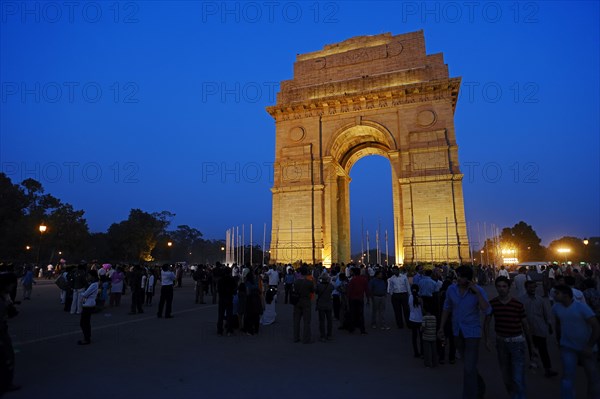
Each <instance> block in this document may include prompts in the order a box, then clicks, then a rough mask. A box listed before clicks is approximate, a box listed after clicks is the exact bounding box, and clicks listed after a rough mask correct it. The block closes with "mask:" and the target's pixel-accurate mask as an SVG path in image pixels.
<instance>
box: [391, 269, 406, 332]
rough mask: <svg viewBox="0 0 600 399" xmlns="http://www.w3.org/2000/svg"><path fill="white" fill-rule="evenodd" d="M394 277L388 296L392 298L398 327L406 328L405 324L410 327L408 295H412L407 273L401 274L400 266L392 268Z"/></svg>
mask: <svg viewBox="0 0 600 399" xmlns="http://www.w3.org/2000/svg"><path fill="white" fill-rule="evenodd" d="M392 272H393V275H392V277H390V278H389V279H388V289H387V292H388V294H390V295H391V298H392V307H393V308H394V316H395V318H396V326H397V327H398V328H404V323H405V322H406V325H407V326H408V317H409V315H410V309H409V307H408V295H409V293H410V284H409V283H408V277H406V273H402V274H401V273H400V269H399V268H398V266H394V267H393V268H392Z"/></svg>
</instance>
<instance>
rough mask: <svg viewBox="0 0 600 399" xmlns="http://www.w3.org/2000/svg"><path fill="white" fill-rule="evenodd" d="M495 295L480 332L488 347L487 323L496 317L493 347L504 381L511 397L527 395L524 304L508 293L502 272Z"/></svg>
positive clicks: (496, 283)
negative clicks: (496, 353) (494, 343)
mask: <svg viewBox="0 0 600 399" xmlns="http://www.w3.org/2000/svg"><path fill="white" fill-rule="evenodd" d="M495 285H496V291H498V296H497V297H496V298H494V299H492V300H491V301H490V305H491V306H492V314H491V315H487V316H486V317H485V323H484V325H483V336H484V339H485V343H486V347H487V349H488V350H490V349H491V340H490V339H489V338H490V335H489V327H490V321H491V318H492V316H494V319H495V326H494V330H495V331H496V350H497V352H498V363H499V365H500V370H501V372H502V378H503V380H504V385H505V386H506V389H507V391H508V393H509V394H510V397H511V398H513V399H521V398H525V397H526V391H525V341H526V340H527V341H528V342H531V339H526V336H527V337H529V328H528V325H527V318H526V316H525V307H524V306H523V304H522V303H521V302H519V301H518V300H516V299H515V298H512V297H511V296H510V280H509V279H508V278H506V277H504V276H500V277H498V278H496V282H495Z"/></svg>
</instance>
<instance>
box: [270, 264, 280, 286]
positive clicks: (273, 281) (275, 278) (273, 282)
mask: <svg viewBox="0 0 600 399" xmlns="http://www.w3.org/2000/svg"><path fill="white" fill-rule="evenodd" d="M267 276H268V277H269V287H270V288H273V289H275V291H277V287H278V286H279V272H278V271H277V269H276V268H275V265H271V268H270V269H269V270H268V271H267Z"/></svg>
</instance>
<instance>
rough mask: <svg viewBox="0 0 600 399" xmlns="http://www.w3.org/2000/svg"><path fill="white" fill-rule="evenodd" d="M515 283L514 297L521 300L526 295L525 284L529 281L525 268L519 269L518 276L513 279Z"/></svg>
mask: <svg viewBox="0 0 600 399" xmlns="http://www.w3.org/2000/svg"><path fill="white" fill-rule="evenodd" d="M513 280H514V283H515V290H516V297H517V298H521V297H522V296H523V295H526V294H527V291H526V290H525V282H526V281H530V280H531V278H530V277H529V276H528V275H527V268H526V267H525V266H521V267H519V274H517V275H516V276H515V278H514V279H513Z"/></svg>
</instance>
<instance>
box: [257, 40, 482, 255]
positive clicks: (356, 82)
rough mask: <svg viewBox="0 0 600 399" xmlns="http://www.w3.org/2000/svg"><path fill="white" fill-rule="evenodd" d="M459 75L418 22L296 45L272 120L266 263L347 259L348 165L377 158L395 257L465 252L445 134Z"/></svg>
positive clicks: (453, 147)
mask: <svg viewBox="0 0 600 399" xmlns="http://www.w3.org/2000/svg"><path fill="white" fill-rule="evenodd" d="M459 88H460V78H456V77H455V78H451V77H449V73H448V67H447V65H445V64H444V60H443V55H442V54H431V55H427V54H426V52H425V39H424V35H423V31H417V32H411V33H406V34H401V35H396V36H393V35H391V34H390V33H386V34H380V35H375V36H358V37H354V38H351V39H348V40H345V41H343V42H340V43H336V44H332V45H327V46H325V47H324V49H323V50H319V51H316V52H312V53H307V54H301V55H298V56H297V57H296V62H295V63H294V76H293V79H291V80H286V81H283V82H281V86H280V91H279V93H278V94H277V101H276V104H275V105H273V106H270V107H267V112H268V113H269V114H270V115H271V116H272V117H273V118H274V120H275V141H276V142H275V163H274V168H273V175H274V176H273V187H272V189H271V191H272V194H273V212H272V231H271V247H270V251H271V262H273V263H293V262H297V261H300V260H301V261H303V262H306V263H313V264H315V263H321V262H322V263H323V264H325V265H330V264H332V263H342V262H344V263H347V262H349V261H350V256H351V253H350V197H349V193H350V191H349V184H350V175H349V173H350V169H351V168H352V166H353V165H354V164H355V163H356V162H357V161H358V160H359V159H361V158H362V157H365V156H368V155H381V156H383V157H386V158H387V159H388V160H389V162H390V165H391V170H392V181H391V184H392V197H393V198H392V202H393V213H394V216H393V217H394V243H393V244H394V245H393V248H394V252H395V256H396V263H414V262H446V261H449V262H463V261H467V260H469V259H470V256H469V244H468V237H467V228H466V221H465V212H464V203H463V193H462V178H463V175H462V174H461V172H460V168H459V163H458V147H457V143H456V136H455V131H454V111H455V109H456V102H457V99H458V92H459Z"/></svg>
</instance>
